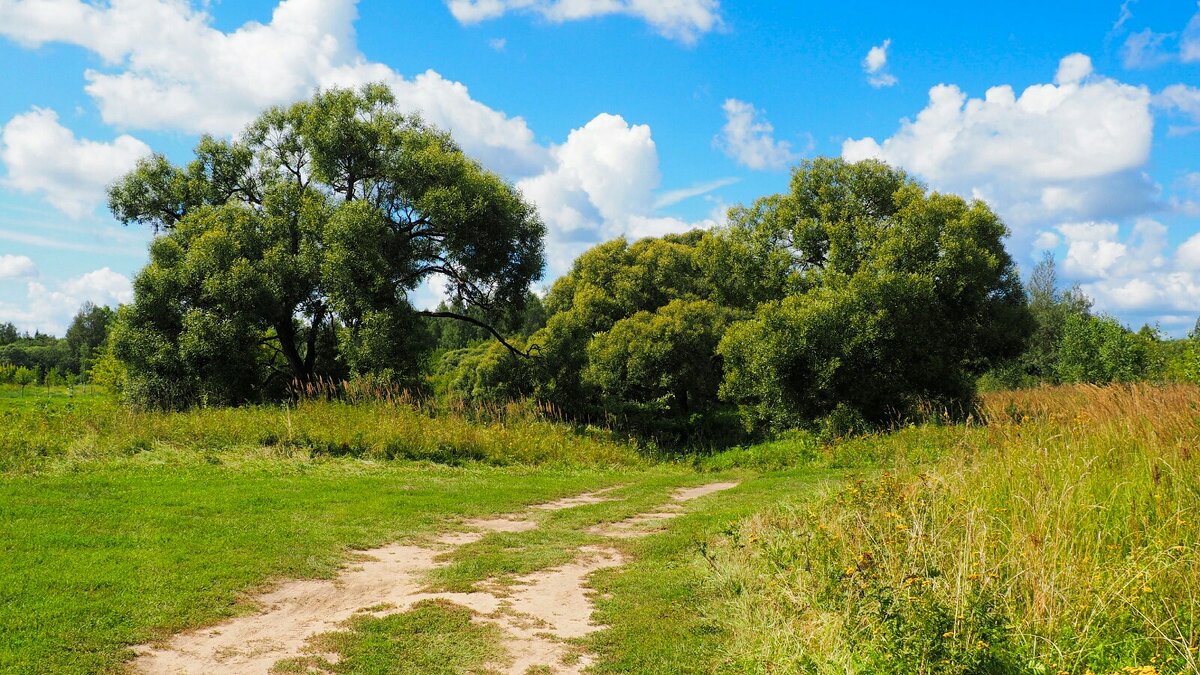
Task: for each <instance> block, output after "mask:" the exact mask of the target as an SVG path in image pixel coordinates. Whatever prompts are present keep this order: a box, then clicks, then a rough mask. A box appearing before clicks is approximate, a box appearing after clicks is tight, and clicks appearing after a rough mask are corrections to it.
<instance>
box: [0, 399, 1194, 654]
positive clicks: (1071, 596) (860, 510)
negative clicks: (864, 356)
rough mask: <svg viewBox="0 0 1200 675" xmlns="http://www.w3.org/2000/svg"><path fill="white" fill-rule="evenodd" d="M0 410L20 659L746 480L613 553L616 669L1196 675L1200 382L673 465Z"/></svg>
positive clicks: (499, 439)
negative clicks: (352, 571)
mask: <svg viewBox="0 0 1200 675" xmlns="http://www.w3.org/2000/svg"><path fill="white" fill-rule="evenodd" d="M0 416H2V417H3V422H4V425H3V427H0V553H2V554H3V556H4V559H5V563H6V564H5V565H3V566H0V671H6V672H7V671H16V672H47V671H50V672H96V671H112V670H116V669H119V668H120V667H121V664H122V663H123V662H124V660H125V659H127V658H128V656H129V652H128V647H129V646H130V645H133V644H139V643H144V642H147V641H151V640H155V639H159V638H163V637H166V636H168V635H170V634H172V633H174V632H177V631H179V630H182V629H184V628H188V627H195V626H201V625H206V624H211V623H213V622H216V621H219V620H221V619H222V618H224V617H228V616H231V615H236V614H239V613H243V612H247V611H253V608H252V607H251V606H249V605H248V604H247V603H246V602H245V598H246V597H247V596H248V594H251V593H253V592H255V591H256V590H259V589H262V588H265V587H269V586H270V585H271V584H273V583H274V582H276V581H277V580H280V579H286V578H298V577H328V576H330V575H332V574H333V573H334V572H335V571H336V570H337V568H338V566H339V565H340V564H342V563H343V562H345V560H346V559H347V556H348V554H349V552H350V551H351V550H353V549H360V548H369V547H373V546H377V545H380V544H383V543H386V542H390V541H397V540H411V541H421V540H423V539H426V538H428V537H431V536H432V535H434V534H435V533H438V532H441V531H444V530H446V529H447V528H449V527H451V523H453V522H454V521H456V520H458V519H461V518H470V517H488V516H493V515H497V514H502V513H509V512H514V511H521V510H522V509H523V508H524V507H525V506H527V505H529V504H533V503H538V502H544V501H549V500H553V499H556V498H558V497H562V496H566V495H573V494H578V493H581V492H584V491H592V490H596V489H600V488H605V487H608V488H612V489H611V490H610V491H609V492H608V493H607V496H608V497H611V500H610V501H605V502H601V503H597V504H589V505H584V506H579V507H576V508H572V509H568V510H563V511H534V512H533V516H532V517H534V518H535V519H536V520H537V521H538V528H537V529H535V530H532V531H528V532H519V533H491V534H488V535H487V536H485V537H483V538H482V539H481V540H480V541H478V542H475V543H471V544H468V545H465V546H462V547H460V548H458V549H456V550H454V551H452V552H450V553H448V554H447V555H446V562H447V564H446V565H445V566H444V567H442V568H439V569H438V570H437V571H436V572H435V573H434V575H433V577H432V578H431V579H430V583H431V584H432V586H433V587H434V588H437V589H440V590H452V591H466V590H470V589H472V588H473V587H474V586H475V584H477V583H478V582H480V581H482V580H485V579H494V578H500V579H504V578H506V577H514V576H518V575H522V574H526V573H528V572H532V571H535V570H538V569H544V568H547V567H551V566H554V565H558V564H561V563H565V562H567V561H569V560H571V559H572V558H574V557H575V555H576V553H575V552H576V550H577V548H578V547H580V546H584V545H588V544H595V543H599V542H601V541H602V539H601V538H600V537H599V536H598V535H594V534H591V533H589V529H590V528H591V527H592V526H593V525H597V524H601V523H610V522H615V521H619V520H622V519H624V518H627V517H629V516H631V515H634V514H637V513H642V512H646V511H650V510H653V509H654V508H655V507H657V506H659V505H660V504H662V503H664V502H665V501H667V500H668V499H669V495H670V493H671V492H672V491H673V490H674V489H677V488H679V487H682V486H690V485H696V484H700V483H705V482H710V481H714V480H719V479H729V478H734V479H736V480H739V481H740V485H739V486H738V487H737V488H735V489H733V490H730V491H727V492H722V493H719V494H715V495H710V496H708V497H704V498H701V499H699V500H697V501H695V502H690V503H688V504H687V506H686V513H685V514H684V515H682V516H681V517H679V518H676V519H674V520H671V521H668V522H667V523H666V524H665V526H664V530H663V531H662V532H661V533H658V534H655V535H653V536H650V537H646V538H643V539H636V540H617V541H614V540H608V541H606V542H605V543H606V545H613V546H617V547H619V548H621V549H622V550H623V552H624V553H625V555H626V558H627V559H628V560H629V561H630V562H629V564H628V565H626V566H625V567H622V568H617V569H608V570H604V571H601V572H599V573H598V574H596V575H595V576H594V577H593V578H592V582H593V583H592V585H593V586H594V587H595V588H596V590H597V591H598V592H597V595H596V597H595V601H596V605H597V613H596V615H595V617H594V619H595V620H596V621H598V622H602V623H604V624H606V625H608V626H609V628H608V629H607V630H604V631H602V632H600V633H596V634H594V635H592V636H590V637H588V638H586V639H584V640H583V641H582V642H583V644H584V645H585V646H587V647H588V648H590V649H591V650H592V651H593V652H594V653H595V654H596V655H597V656H598V662H597V664H596V666H595V670H596V672H601V673H605V672H612V673H617V672H729V673H754V672H771V673H787V672H804V673H835V672H836V673H845V672H873V673H897V674H899V673H932V672H939V673H940V672H945V673H964V674H967V673H971V674H974V673H1038V674H1040V673H1046V674H1050V675H1059V674H1060V673H1067V674H1068V675H1076V674H1078V675H1085V674H1086V673H1089V672H1092V673H1098V674H1105V675H1107V674H1109V673H1116V672H1135V671H1133V670H1131V669H1140V670H1136V672H1138V673H1141V674H1143V675H1151V674H1156V673H1182V672H1196V671H1197V670H1198V667H1197V652H1196V650H1197V647H1198V646H1200V621H1198V618H1197V617H1200V507H1198V504H1200V499H1198V498H1200V471H1198V470H1197V469H1198V468H1200V467H1198V466H1197V461H1200V457H1198V455H1200V450H1198V447H1200V388H1197V387H1190V386H1169V387H1151V386H1135V387H1110V388H1096V387H1061V388H1045V389H1038V390H1030V391H1023V392H1007V393H998V394H988V395H986V396H985V398H984V401H983V406H982V414H981V418H980V419H981V420H982V421H983V422H986V424H978V423H977V424H973V425H959V426H950V425H926V426H914V427H907V428H903V429H897V430H895V431H893V432H891V433H888V434H877V435H872V436H865V437H859V438H854V439H846V440H842V441H838V442H835V443H831V444H820V443H817V442H816V441H815V440H814V439H813V438H812V437H809V436H806V435H802V434H797V435H793V436H789V437H785V438H782V439H779V440H777V441H773V442H770V443H764V444H761V445H758V446H752V447H747V448H735V449H732V450H729V451H727V452H723V453H718V454H715V455H708V456H702V457H696V458H693V459H688V460H686V461H677V462H663V461H654V460H652V459H650V458H649V454H648V453H647V452H646V451H645V449H643V448H639V447H637V446H635V445H632V444H631V443H628V442H625V441H623V440H622V439H619V438H616V437H613V436H612V435H610V434H608V433H606V432H603V431H599V430H595V429H578V428H571V427H568V426H565V425H561V424H556V423H551V422H547V421H544V420H543V419H541V418H539V417H538V416H537V415H533V414H530V413H528V412H527V411H525V410H523V409H520V408H513V409H510V410H507V411H502V414H495V411H493V414H491V415H490V416H488V417H487V418H486V419H485V420H483V421H479V420H475V421H472V420H470V419H467V418H466V417H465V416H463V415H461V414H442V415H438V416H431V415H430V414H429V413H428V412H422V411H419V410H415V409H413V408H411V407H409V406H405V405H399V404H389V403H359V404H356V405H344V404H340V403H325V402H322V403H306V404H302V405H301V406H299V407H297V408H279V407H276V408H272V407H258V408H246V409H239V410H213V409H202V410H197V411H193V412H189V413H181V414H158V413H139V412H131V411H129V410H126V409H123V408H120V407H119V406H116V405H114V404H113V403H111V402H110V401H109V400H108V399H107V398H106V397H104V396H100V395H96V394H95V393H93V394H91V395H89V396H72V397H68V396H66V395H65V394H64V393H62V392H49V393H48V394H47V393H46V392H40V393H39V394H38V395H34V393H33V392H32V391H27V392H25V393H24V394H23V395H22V394H12V392H6V391H3V390H0ZM488 630H491V629H489V628H487V627H486V626H481V625H479V624H477V623H474V622H472V621H470V614H469V613H464V610H462V609H461V608H456V607H454V606H451V605H446V604H444V603H435V604H429V605H421V606H419V607H417V608H414V609H413V611H411V612H405V613H402V614H397V615H393V616H389V617H386V618H382V619H381V618H372V617H360V618H358V619H355V620H354V621H353V622H352V623H351V624H350V625H348V626H347V630H346V631H342V632H339V633H335V634H331V635H329V636H325V637H323V638H322V639H321V641H320V642H321V644H320V648H321V649H323V650H325V652H326V653H328V654H336V655H337V656H338V659H336V663H334V662H333V661H330V662H325V661H321V660H320V659H321V656H320V655H314V656H313V657H311V658H307V657H306V659H301V660H297V661H294V662H290V663H284V664H281V666H280V667H281V668H283V669H285V670H286V669H289V668H290V669H292V671H298V672H305V671H306V670H318V671H322V670H323V671H327V672H405V671H403V670H399V669H401V668H403V667H407V666H404V665H403V664H424V666H423V669H420V668H419V669H418V670H415V671H413V672H438V671H437V670H436V668H441V667H444V668H446V669H449V671H451V672H472V671H478V672H486V669H487V668H489V667H495V666H497V664H501V663H502V662H503V657H502V655H498V654H497V653H495V652H494V651H489V650H488V649H487V648H486V647H487V646H488V645H492V646H494V645H495V642H496V640H495V636H494V635H488V634H487V631H488ZM456 645H459V646H460V647H461V648H460V649H459V650H458V651H457V652H453V653H448V652H447V651H446V650H451V651H453V648H454V647H455V646H456ZM426 657H428V660H427V661H421V660H420V659H422V658H426Z"/></svg>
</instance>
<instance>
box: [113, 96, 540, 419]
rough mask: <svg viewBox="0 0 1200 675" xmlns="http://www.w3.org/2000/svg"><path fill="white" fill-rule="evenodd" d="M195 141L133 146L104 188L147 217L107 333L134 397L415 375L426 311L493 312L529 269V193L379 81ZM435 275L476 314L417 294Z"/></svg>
mask: <svg viewBox="0 0 1200 675" xmlns="http://www.w3.org/2000/svg"><path fill="white" fill-rule="evenodd" d="M195 155H196V156H195V159H193V160H192V161H191V162H189V163H188V164H187V165H186V166H174V165H172V164H170V162H168V161H167V159H166V158H164V157H162V156H154V157H151V158H149V159H146V160H143V161H142V162H140V163H139V164H138V166H137V167H136V168H135V169H134V170H133V171H132V172H130V173H129V174H128V175H126V176H125V177H123V178H122V179H121V180H120V181H118V182H117V183H116V184H115V185H113V186H112V188H111V189H110V191H109V205H110V208H111V209H112V211H113V213H114V214H115V215H116V216H117V218H118V219H119V220H121V221H122V222H123V223H126V224H131V223H139V224H143V225H148V226H150V227H152V228H153V229H154V231H155V232H156V233H161V234H160V235H159V236H158V237H156V239H155V240H154V242H153V243H152V244H151V247H150V262H149V264H148V265H147V266H146V268H145V269H143V270H142V272H141V273H140V274H139V275H138V276H137V278H136V279H135V280H134V302H133V303H132V304H131V305H129V306H127V307H126V308H124V309H123V310H122V311H121V313H120V316H119V320H118V323H117V325H116V327H115V328H114V333H113V339H114V350H115V353H116V355H117V356H118V357H119V358H120V359H121V360H122V361H123V362H125V364H126V365H127V366H128V378H129V382H128V384H127V387H128V388H127V392H128V393H129V394H130V395H131V396H132V397H133V398H134V399H136V400H138V401H140V402H142V403H145V404H150V405H159V406H168V407H177V406H184V405H189V404H192V403H195V402H197V401H201V400H205V401H210V402H213V403H237V402H243V401H248V400H256V399H259V398H263V397H270V396H273V395H277V394H278V392H279V391H280V390H281V387H282V386H284V385H286V384H287V383H289V382H292V381H299V382H301V383H308V382H312V381H314V380H316V379H319V378H322V377H342V376H344V375H346V374H348V373H355V372H357V373H368V372H369V373H372V374H374V375H377V376H379V375H383V376H385V377H387V378H388V379H392V380H394V381H401V382H403V381H413V380H415V378H416V377H417V375H418V369H419V366H420V363H421V359H422V357H423V354H424V353H425V352H426V351H427V350H428V348H429V347H430V346H431V344H432V340H431V337H430V335H429V331H428V330H427V327H426V326H425V321H426V319H428V318H430V317H433V316H436V317H437V318H447V319H458V320H462V321H468V322H472V323H473V324H477V325H480V326H484V327H489V326H490V324H489V323H488V322H487V317H490V316H493V315H495V314H499V313H501V312H503V311H505V310H506V309H507V308H509V307H511V306H513V305H519V304H521V303H522V302H523V301H524V300H525V298H526V293H527V290H528V288H529V285H530V283H531V281H532V280H534V279H536V278H537V277H539V276H540V274H541V271H542V268H543V264H544V260H543V248H542V246H543V245H542V237H543V234H544V230H545V227H544V225H543V224H542V222H541V220H540V219H539V217H538V215H537V213H536V211H535V210H534V208H533V207H532V206H530V205H529V204H528V203H527V202H526V201H525V200H524V199H523V198H522V197H521V195H520V194H519V193H518V192H517V191H516V190H515V189H514V188H513V187H512V186H511V185H509V184H507V183H506V182H504V181H503V180H502V179H500V178H499V177H497V176H496V175H495V174H492V173H490V172H488V171H486V170H485V169H483V168H482V167H481V166H480V165H479V164H478V163H477V162H475V161H473V160H471V159H470V158H469V157H467V156H466V155H465V154H464V153H463V152H462V151H461V150H460V148H459V147H458V146H457V145H456V144H455V143H454V141H453V140H452V139H451V138H450V136H449V135H448V134H446V133H444V132H441V131H438V130H436V129H434V128H432V127H430V126H428V125H427V124H425V123H424V122H423V121H422V120H421V119H420V118H419V117H416V116H412V115H406V114H403V113H401V112H399V110H398V109H397V107H396V105H395V100H394V98H393V97H392V94H391V92H390V91H389V90H388V89H387V88H386V87H384V86H382V85H369V86H366V87H363V88H362V89H360V90H357V91H352V90H347V89H331V90H328V91H323V92H319V93H317V94H316V95H315V96H314V97H313V98H312V99H311V100H309V101H305V102H300V103H297V104H295V105H292V106H290V107H286V108H272V109H270V110H268V111H267V112H265V113H263V114H262V115H261V116H260V117H259V118H258V119H257V120H256V121H255V122H254V123H252V124H251V125H250V126H249V127H248V128H247V130H246V131H245V133H244V134H243V135H242V136H241V137H240V138H239V139H238V140H236V141H232V142H228V141H220V140H216V139H213V138H210V137H205V138H203V139H201V141H200V143H199V144H198V145H197V147H196V153H195ZM434 277H436V278H438V279H439V280H440V283H441V284H442V285H443V286H444V288H446V289H447V292H448V294H449V295H450V296H451V297H452V298H453V299H454V300H455V301H457V302H458V303H459V304H460V305H461V306H463V307H470V308H475V309H478V310H479V311H480V312H481V316H483V317H484V318H483V319H482V320H481V319H479V318H477V317H476V316H474V315H468V314H466V313H457V312H451V311H443V312H422V311H419V310H417V309H415V308H414V307H413V305H412V303H411V301H410V298H411V294H412V293H413V291H415V290H416V289H417V288H418V287H419V286H421V284H423V283H425V282H426V281H427V280H429V279H431V278H434Z"/></svg>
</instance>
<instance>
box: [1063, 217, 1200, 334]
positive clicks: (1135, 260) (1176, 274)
mask: <svg viewBox="0 0 1200 675" xmlns="http://www.w3.org/2000/svg"><path fill="white" fill-rule="evenodd" d="M1054 229H1055V230H1056V231H1057V233H1058V234H1059V235H1061V237H1062V240H1063V243H1064V244H1065V245H1066V247H1067V253H1066V259H1065V261H1064V264H1063V270H1064V272H1066V273H1067V274H1069V275H1072V276H1074V277H1075V278H1076V279H1078V280H1080V281H1081V282H1082V284H1081V287H1082V289H1083V291H1084V292H1085V293H1087V294H1088V295H1089V296H1090V297H1092V298H1093V299H1094V300H1095V301H1096V307H1097V308H1098V309H1100V310H1102V311H1108V312H1121V313H1130V312H1132V313H1136V314H1138V315H1140V316H1142V317H1144V318H1146V319H1148V320H1151V321H1153V320H1158V321H1161V322H1163V323H1165V324H1172V323H1178V321H1176V318H1177V317H1180V316H1184V317H1188V316H1190V317H1192V318H1191V319H1190V320H1189V321H1194V318H1195V316H1196V315H1197V314H1200V235H1193V236H1192V237H1191V238H1190V239H1188V240H1186V241H1185V242H1184V243H1182V244H1181V245H1179V246H1178V247H1177V248H1176V249H1175V251H1173V252H1172V251H1170V250H1169V246H1168V244H1167V239H1168V230H1167V227H1166V226H1165V225H1163V224H1161V223H1159V222H1157V221H1155V220H1151V219H1147V218H1141V219H1138V220H1137V221H1136V222H1135V223H1134V225H1133V227H1132V228H1131V230H1130V231H1129V232H1128V234H1125V233H1124V232H1123V230H1124V229H1125V228H1122V227H1120V226H1119V225H1117V224H1116V223H1112V222H1078V223H1066V224H1062V225H1058V226H1057V227H1056V228H1054Z"/></svg>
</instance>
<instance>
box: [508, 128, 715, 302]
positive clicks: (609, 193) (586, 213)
mask: <svg viewBox="0 0 1200 675" xmlns="http://www.w3.org/2000/svg"><path fill="white" fill-rule="evenodd" d="M551 155H552V157H553V161H552V163H551V166H550V168H549V169H548V170H547V171H546V172H544V173H543V174H541V175H538V176H534V177H531V178H526V179H524V180H521V181H519V182H518V183H517V187H518V188H519V189H520V190H521V191H522V192H523V193H524V194H525V196H526V197H528V198H529V199H530V200H532V201H533V202H534V203H535V204H537V206H538V209H539V211H540V212H541V215H542V218H543V219H544V220H545V221H546V225H547V229H548V233H547V237H546V252H547V260H548V262H549V268H550V269H549V275H548V276H549V278H554V277H555V276H557V275H558V274H561V273H562V272H565V271H566V270H567V269H568V268H569V267H570V265H571V261H573V260H574V259H575V257H576V256H578V255H579V253H581V252H582V251H583V250H585V249H587V248H589V247H590V246H592V245H594V244H596V243H597V242H600V241H603V240H606V239H611V238H613V237H617V236H621V235H627V236H629V237H631V238H635V239H636V238H641V237H648V236H661V235H663V234H667V233H670V232H683V231H686V230H689V229H692V228H694V227H707V226H711V225H712V224H713V222H712V221H708V220H706V221H701V222H698V223H693V222H688V221H684V220H681V219H678V218H671V217H664V216H660V215H657V214H656V213H655V211H656V209H657V208H659V205H660V204H661V198H660V201H656V200H655V197H654V190H655V189H656V188H657V187H658V185H659V183H660V181H661V174H660V172H659V160H658V149H657V147H656V146H655V144H654V139H653V137H652V136H651V133H650V127H648V126H645V125H630V124H629V123H628V122H626V121H625V119H624V118H622V117H620V116H618V115H609V114H602V115H598V116H597V117H596V118H595V119H593V120H592V121H591V122H588V123H587V124H586V125H584V126H583V127H580V128H578V129H575V130H573V131H572V132H571V133H570V134H569V135H568V136H567V140H566V141H565V142H564V143H563V144H562V145H558V146H555V147H553V148H552V149H551ZM717 187H719V186H713V187H712V188H711V189H716V188H717Z"/></svg>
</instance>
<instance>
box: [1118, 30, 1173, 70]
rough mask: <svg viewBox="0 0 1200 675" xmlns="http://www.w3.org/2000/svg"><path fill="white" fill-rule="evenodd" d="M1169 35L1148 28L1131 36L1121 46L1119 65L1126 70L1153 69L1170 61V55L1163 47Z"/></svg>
mask: <svg viewBox="0 0 1200 675" xmlns="http://www.w3.org/2000/svg"><path fill="white" fill-rule="evenodd" d="M1170 37H1172V36H1171V34H1170V33H1155V32H1154V31H1152V30H1150V29H1149V28H1147V29H1145V30H1143V31H1139V32H1137V33H1133V34H1131V35H1130V36H1129V37H1127V38H1125V44H1124V45H1122V46H1121V64H1122V65H1124V66H1125V67H1126V68H1153V67H1154V66H1157V65H1161V64H1163V63H1166V62H1167V61H1170V60H1171V59H1172V55H1171V54H1169V53H1168V52H1167V50H1166V48H1165V47H1164V44H1163V43H1165V42H1166V41H1167V39H1168V38H1170Z"/></svg>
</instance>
